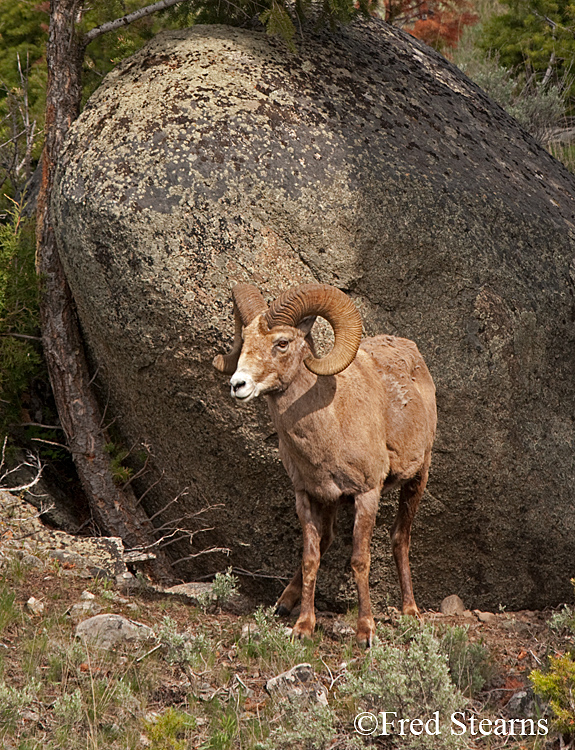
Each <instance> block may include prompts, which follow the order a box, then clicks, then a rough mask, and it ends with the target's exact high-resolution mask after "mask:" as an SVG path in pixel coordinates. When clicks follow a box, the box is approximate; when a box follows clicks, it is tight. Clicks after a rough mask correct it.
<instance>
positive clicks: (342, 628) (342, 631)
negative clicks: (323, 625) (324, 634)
mask: <svg viewBox="0 0 575 750" xmlns="http://www.w3.org/2000/svg"><path fill="white" fill-rule="evenodd" d="M332 632H333V634H334V635H335V636H336V637H338V638H350V637H352V636H354V635H355V629H354V628H352V626H351V625H349V624H348V623H347V622H344V621H343V620H334V622H333V625H332Z"/></svg>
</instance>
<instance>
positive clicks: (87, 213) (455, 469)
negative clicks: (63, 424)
mask: <svg viewBox="0 0 575 750" xmlns="http://www.w3.org/2000/svg"><path fill="white" fill-rule="evenodd" d="M574 194H575V179H574V178H573V176H572V175H570V174H569V173H568V172H567V171H566V170H565V169H564V168H563V167H562V166H561V165H560V164H558V163H557V162H556V161H554V160H553V159H552V158H551V157H550V156H549V155H548V154H547V153H546V152H545V151H544V150H543V149H541V148H540V147H539V146H538V145H537V144H536V143H535V142H534V141H533V139H532V138H531V137H529V136H528V135H527V134H526V133H525V132H524V131H522V130H521V129H520V128H519V126H518V125H517V124H516V123H515V121H514V120H512V119H511V118H510V117H509V116H508V115H507V114H506V113H505V112H504V111H503V110H502V109H501V108H500V107H498V106H497V105H495V104H494V103H493V102H491V101H490V100H489V99H488V98H487V97H486V96H485V95H484V94H483V93H482V92H481V91H480V90H479V89H478V88H477V87H476V86H475V85H474V84H473V83H471V82H470V81H469V80H467V79H466V78H465V77H464V76H463V75H462V74H461V73H460V72H459V71H458V70H457V69H456V68H454V67H453V66H452V65H450V64H449V63H448V62H446V61H445V60H444V59H443V58H442V57H441V56H439V55H438V54H436V53H435V52H433V51H432V50H430V49H428V48H427V47H425V46H424V45H423V44H421V43H419V42H418V41H416V40H414V39H412V38H411V37H409V36H407V35H406V34H403V33H401V32H399V31H397V30H394V29H393V28H390V27H388V26H386V25H385V24H383V23H378V22H376V21H373V22H365V21H362V22H358V23H356V24H353V25H351V26H349V27H347V28H344V29H342V30H341V31H339V32H337V33H335V34H333V35H332V34H329V33H328V32H327V31H326V32H309V33H308V34H307V36H306V39H305V41H303V42H300V43H299V52H298V54H297V55H294V54H291V53H289V52H287V51H286V49H285V47H284V45H283V44H282V43H281V42H279V41H277V40H274V39H271V38H269V37H268V36H266V35H265V34H264V33H260V32H257V31H247V30H240V29H233V28H227V27H222V26H210V27H208V26H198V27H196V28H193V29H189V30H184V31H174V32H169V33H164V34H161V35H159V36H158V37H156V38H155V39H154V40H153V41H152V42H151V43H150V44H149V45H148V46H147V47H146V48H144V49H142V50H141V51H140V52H138V53H137V54H135V55H134V56H133V57H131V58H130V59H128V60H125V61H124V62H123V63H121V64H120V65H119V66H118V67H117V68H116V69H115V70H114V71H113V72H112V73H111V74H110V75H109V76H108V77H107V78H106V79H105V80H104V82H103V84H102V86H101V87H100V88H99V90H98V91H97V92H96V93H95V94H94V96H93V97H92V98H91V99H90V101H89V102H88V104H87V105H86V108H85V110H84V112H83V114H82V115H81V117H80V118H79V119H78V121H77V122H76V123H75V124H74V126H73V127H72V129H71V132H70V134H69V137H68V139H67V142H66V145H65V148H64V151H63V154H62V161H61V165H60V169H59V172H58V176H57V183H56V191H55V198H54V203H53V210H54V218H55V225H56V232H57V238H58V242H59V246H60V249H61V254H62V258H63V261H64V264H65V268H66V272H67V274H68V278H69V281H70V285H71V287H72V290H73V293H74V296H75V299H76V302H77V307H78V314H79V317H80V320H81V324H82V327H83V330H84V334H85V337H86V340H87V342H88V345H89V348H90V352H91V356H92V358H93V362H94V367H95V368H96V367H97V368H99V377H100V378H101V381H102V385H101V393H102V398H103V399H104V400H108V401H109V407H108V412H107V415H108V417H110V418H112V417H113V418H114V419H115V428H116V429H117V430H118V431H119V432H120V434H121V436H122V439H123V441H124V443H125V444H126V445H132V444H133V443H134V442H136V441H147V443H148V444H149V446H150V448H151V451H152V453H153V464H154V467H155V468H154V472H155V473H154V472H152V473H150V474H148V475H146V476H144V477H143V478H142V479H141V480H140V481H141V483H140V485H139V486H138V490H139V491H140V492H142V491H143V490H144V489H145V488H146V487H147V486H148V485H150V484H151V483H152V481H153V480H154V479H155V478H156V477H157V476H158V475H159V472H162V471H163V472H164V475H163V479H162V481H161V482H160V483H159V484H158V485H157V486H155V487H154V488H153V490H152V491H150V492H149V493H148V494H147V495H146V499H145V502H146V503H148V508H149V510H150V512H157V511H158V510H159V509H161V508H162V506H164V505H165V504H166V503H167V502H168V501H169V500H170V499H171V498H172V497H174V495H175V494H176V493H177V492H178V491H179V490H181V489H183V488H184V487H188V494H187V495H186V496H185V497H184V498H183V499H182V500H181V501H180V502H179V504H178V505H177V506H172V507H170V508H168V509H167V510H166V511H165V512H164V513H163V514H160V515H159V516H158V517H157V519H156V521H155V522H156V523H158V524H161V523H165V522H166V521H167V520H168V519H169V518H170V517H172V518H177V517H179V516H182V515H184V513H185V512H188V513H189V512H194V511H196V510H197V509H198V508H200V507H202V506H204V505H206V504H220V503H221V507H219V508H216V509H215V510H214V511H213V512H212V513H211V517H210V519H209V521H210V523H211V525H213V526H214V527H215V528H214V531H212V532H210V533H209V534H204V535H202V536H197V537H195V539H194V546H193V549H192V552H193V551H198V550H199V549H200V548H201V547H202V545H205V544H208V543H216V544H219V545H223V546H228V547H229V548H230V549H231V554H230V557H229V559H226V558H224V557H220V556H206V557H200V558H196V559H195V560H191V561H190V560H188V561H187V562H185V563H181V564H180V565H179V566H178V570H179V571H180V574H181V575H182V576H186V575H190V574H192V573H195V574H196V575H197V574H198V573H202V572H203V573H206V572H209V571H210V570H214V569H218V568H219V569H222V568H223V567H225V566H226V565H228V564H232V565H234V567H236V568H243V569H245V570H248V571H252V572H255V573H263V574H265V575H268V576H272V577H271V578H255V579H250V578H249V577H246V578H245V579H243V580H244V581H246V582H248V581H250V580H252V581H253V582H254V585H255V583H257V582H260V584H261V587H260V589H259V590H256V589H252V590H253V591H254V592H255V593H257V595H258V596H260V597H262V598H263V599H265V600H267V601H271V600H273V599H274V597H275V596H277V594H278V593H279V592H280V591H281V583H280V582H279V580H278V581H274V579H273V576H278V577H280V576H288V575H291V573H292V572H293V569H295V567H296V565H297V564H298V561H299V554H300V549H301V544H300V532H299V526H298V522H297V520H296V515H295V509H294V504H293V499H292V491H291V486H290V482H289V480H288V479H287V477H286V475H285V473H284V471H283V468H282V466H281V464H280V462H279V460H278V454H277V437H276V435H274V433H273V430H272V427H271V423H270V421H269V419H268V416H267V408H266V405H265V403H264V402H263V401H259V402H257V403H252V404H250V405H248V406H246V407H243V408H242V407H241V406H236V405H235V404H234V403H232V400H231V399H230V398H229V394H228V384H227V379H226V378H225V377H224V376H222V375H221V374H219V373H218V372H216V371H215V370H214V369H213V368H212V366H211V362H212V358H213V356H214V354H216V353H217V352H220V351H225V350H227V349H228V347H229V344H230V341H231V338H232V331H233V321H232V312H231V302H230V286H231V285H232V283H234V282H236V281H239V282H251V283H255V284H257V285H258V286H259V287H260V288H261V290H262V291H263V292H264V295H265V296H266V297H267V298H273V297H274V296H275V295H277V294H278V292H280V291H281V290H283V289H285V288H286V287H288V286H290V285H292V284H298V283H302V282H307V281H312V280H318V281H321V282H327V283H330V284H335V285H337V286H339V287H340V288H342V289H344V290H346V291H348V292H349V293H350V294H351V296H352V297H353V299H354V300H355V301H356V303H357V305H358V306H359V308H360V309H361V312H362V315H363V318H364V322H365V330H366V332H367V333H368V334H374V333H383V332H388V333H398V334H400V335H402V336H407V337H409V338H412V339H414V340H415V341H416V342H417V343H418V345H419V347H420V349H421V351H422V353H423V355H424V356H425V358H426V360H427V362H428V365H429V368H430V370H431V372H432V374H433V377H434V379H435V382H436V385H437V396H438V407H439V431H438V436H437V443H436V448H435V453H434V459H433V465H432V474H431V479H430V482H429V487H428V492H426V496H425V499H424V502H423V504H422V507H421V508H420V511H419V513H418V516H417V519H416V522H415V527H414V534H413V543H412V562H413V573H414V581H415V591H416V597H417V598H418V601H419V603H420V605H423V606H432V605H435V606H437V605H438V604H439V602H440V601H441V600H442V599H443V597H444V596H445V595H446V594H450V593H453V592H457V593H459V594H460V595H461V596H463V597H464V598H465V600H466V601H467V602H468V603H469V606H473V607H479V608H492V607H494V606H496V605H498V604H499V603H503V604H505V605H507V606H508V607H539V606H542V605H546V604H555V603H557V602H558V601H559V600H561V599H564V598H565V597H566V596H568V594H569V590H570V586H569V577H570V576H573V574H574V573H575V568H574V565H575V563H574V561H575V513H574V499H573V498H574V490H573V488H574V486H575V462H574V459H573V448H574V439H575V434H574V426H573V418H574V395H575V394H574V390H575V373H574V365H575V341H574V320H575V307H574V292H575V260H574V257H575V247H574V242H573V237H574V233H573V230H574V214H575V201H574V198H573V196H574ZM394 504H395V499H394V498H393V497H386V498H384V500H383V501H382V504H381V510H380V515H379V525H378V528H377V529H376V535H375V539H374V543H373V574H372V584H373V591H374V598H375V599H376V601H379V603H382V602H384V601H385V600H386V596H388V592H389V594H390V596H391V599H390V600H391V602H392V603H397V600H398V586H397V581H396V574H395V570H394V567H393V563H392V559H391V555H390V549H389V541H388V535H387V533H388V528H389V525H390V523H391V521H392V519H393V515H394ZM350 518H351V514H350V512H349V509H348V510H345V509H344V511H343V512H342V515H341V523H340V529H339V541H338V543H337V544H336V545H335V546H334V547H333V549H332V550H330V552H329V553H328V555H327V556H326V559H325V561H324V563H323V564H322V569H321V571H320V579H319V583H318V587H319V591H318V603H319V605H320V606H322V604H323V605H325V604H327V605H330V606H334V605H336V604H342V603H345V602H347V601H349V600H352V599H353V595H354V594H353V586H352V585H351V583H350V581H351V578H350V576H349V554H350V543H349V532H350ZM176 548H177V549H176ZM168 549H170V548H168ZM172 549H173V554H174V559H176V558H178V557H183V556H186V555H188V554H190V550H189V549H188V548H187V547H185V546H182V545H180V546H179V547H178V545H174V546H173V547H172Z"/></svg>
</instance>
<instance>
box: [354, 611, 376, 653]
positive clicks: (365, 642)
mask: <svg viewBox="0 0 575 750" xmlns="http://www.w3.org/2000/svg"><path fill="white" fill-rule="evenodd" d="M374 633H375V621H374V619H373V617H361V618H360V619H359V620H358V623H357V635H356V640H357V645H358V646H359V647H360V648H371V640H372V638H373V635H374Z"/></svg>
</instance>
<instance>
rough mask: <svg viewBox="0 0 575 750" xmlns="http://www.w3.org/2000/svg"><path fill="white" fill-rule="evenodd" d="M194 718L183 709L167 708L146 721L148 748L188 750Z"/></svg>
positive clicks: (194, 723) (151, 749)
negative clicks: (154, 717)
mask: <svg viewBox="0 0 575 750" xmlns="http://www.w3.org/2000/svg"><path fill="white" fill-rule="evenodd" d="M195 728H196V720H195V719H194V717H193V716H190V714H187V713H186V712H185V711H180V710H178V709H176V708H171V707H170V708H168V709H166V710H165V711H164V713H163V714H161V715H160V716H158V717H157V718H156V719H154V720H153V721H147V722H146V734H147V735H148V740H149V743H150V744H149V745H148V747H149V748H150V750H188V748H189V747H191V745H190V743H189V739H190V733H191V732H193V731H194V730H195Z"/></svg>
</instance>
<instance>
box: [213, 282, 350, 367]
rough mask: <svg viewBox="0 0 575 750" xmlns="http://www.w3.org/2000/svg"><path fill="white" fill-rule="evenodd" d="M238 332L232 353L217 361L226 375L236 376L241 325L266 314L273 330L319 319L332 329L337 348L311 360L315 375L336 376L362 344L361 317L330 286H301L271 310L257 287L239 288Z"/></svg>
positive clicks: (236, 294) (236, 299)
mask: <svg viewBox="0 0 575 750" xmlns="http://www.w3.org/2000/svg"><path fill="white" fill-rule="evenodd" d="M232 295H233V299H234V316H235V321H236V330H235V335H234V344H233V348H232V351H231V352H230V353H229V354H228V355H226V356H223V355H221V354H219V355H218V356H217V357H216V358H215V359H214V367H216V369H218V370H220V371H221V372H225V373H227V374H233V372H235V369H236V367H237V362H238V359H239V356H240V352H241V348H242V336H241V329H242V325H244V326H247V325H249V324H250V323H251V321H252V320H253V319H254V318H255V317H256V315H259V314H260V313H264V319H265V321H266V323H267V324H268V327H269V328H270V329H271V328H273V327H274V326H278V325H288V326H294V327H295V326H297V325H298V324H299V323H300V322H301V321H302V320H304V318H309V317H311V316H316V315H319V316H320V317H322V318H325V319H326V320H327V321H328V323H329V324H330V325H331V327H332V328H333V332H334V338H335V342H334V346H333V349H332V350H331V352H330V353H329V354H328V355H327V356H325V357H323V358H317V357H314V356H309V357H308V358H307V359H306V360H305V364H306V367H307V368H308V369H309V370H311V372H313V373H315V374H316V375H336V374H337V373H338V372H341V371H342V370H345V368H346V367H348V365H350V364H351V363H352V361H353V359H354V358H355V355H356V354H357V350H358V348H359V344H360V341H361V333H362V326H361V316H360V314H359V312H358V310H357V308H356V306H355V305H354V304H353V302H352V301H351V300H350V298H349V297H348V296H347V295H346V294H344V293H343V292H342V291H341V290H339V289H336V287H333V286H329V285H328V284H302V285H301V286H297V287H294V288H292V289H288V290H287V291H286V292H284V293H283V294H281V295H280V296H279V297H278V298H277V299H276V300H275V301H274V302H272V304H271V305H270V307H269V309H268V308H267V306H266V304H265V301H264V299H263V297H262V295H261V294H260V292H259V291H258V289H256V287H254V286H252V285H251V284H237V285H236V286H235V287H234V288H233V290H232Z"/></svg>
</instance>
